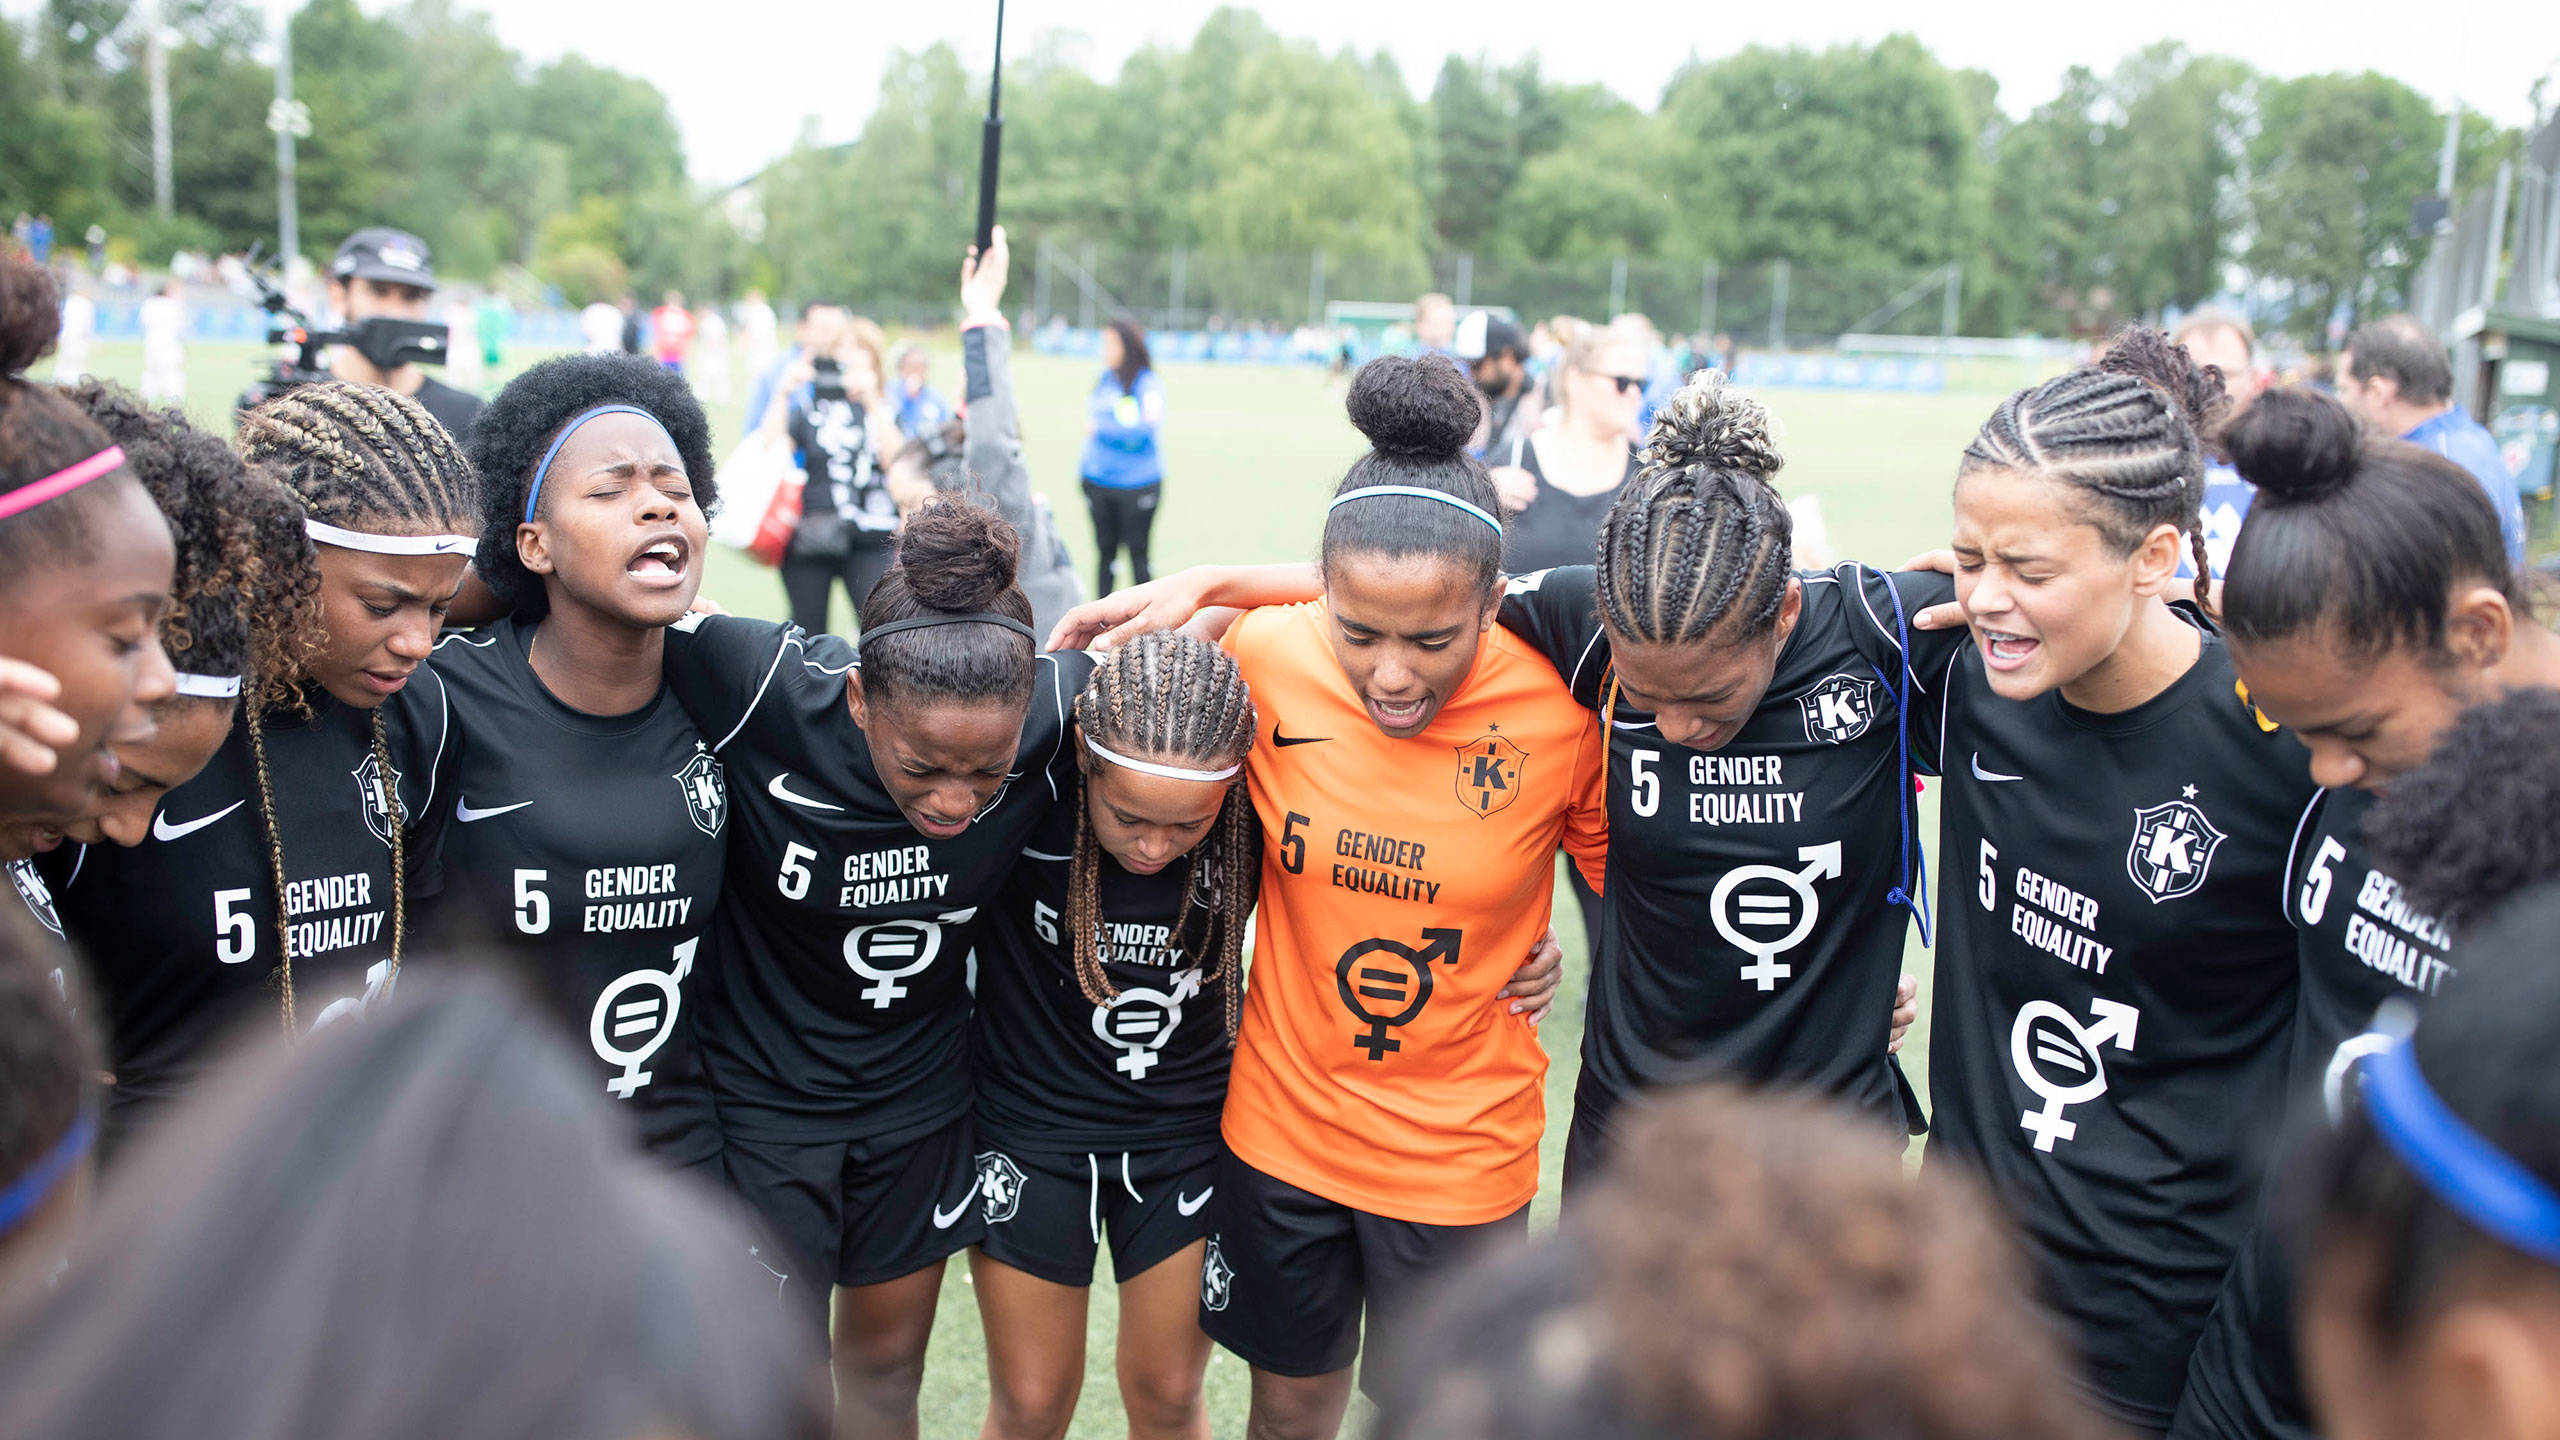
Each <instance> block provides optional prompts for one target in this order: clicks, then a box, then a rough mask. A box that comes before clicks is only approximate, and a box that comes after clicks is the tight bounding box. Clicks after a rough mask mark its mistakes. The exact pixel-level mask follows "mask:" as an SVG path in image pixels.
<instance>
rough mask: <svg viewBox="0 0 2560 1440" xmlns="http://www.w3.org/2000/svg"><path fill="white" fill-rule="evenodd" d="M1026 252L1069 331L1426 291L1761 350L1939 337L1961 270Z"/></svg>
mask: <svg viewBox="0 0 2560 1440" xmlns="http://www.w3.org/2000/svg"><path fill="white" fill-rule="evenodd" d="M1030 248H1031V251H1032V257H1031V258H1032V266H1031V270H1032V275H1031V286H1030V291H1029V294H1028V297H1027V298H1028V299H1029V302H1030V304H1031V308H1032V309H1033V311H1034V312H1035V313H1036V314H1037V315H1038V317H1039V318H1041V319H1042V320H1047V319H1049V318H1052V317H1055V318H1058V319H1062V320H1064V321H1065V322H1066V323H1068V324H1070V325H1073V326H1076V327H1078V328H1080V329H1091V328H1092V327H1093V326H1095V325H1097V324H1100V323H1103V322H1105V321H1108V320H1110V319H1112V318H1113V317H1114V316H1117V315H1129V316H1133V317H1135V318H1136V319H1137V320H1138V321H1139V322H1140V323H1141V324H1143V325H1145V326H1147V327H1148V328H1149V329H1153V330H1185V331H1188V330H1237V329H1279V330H1290V329H1294V328H1296V327H1298V326H1300V325H1309V324H1322V323H1323V322H1324V320H1325V317H1326V312H1327V307H1328V306H1329V305H1331V304H1334V303H1335V302H1367V303H1373V304H1409V303H1411V302H1412V301H1413V300H1414V298H1415V297H1417V296H1420V295H1421V294H1423V293H1424V292H1426V291H1438V292H1440V293H1441V294H1445V295H1447V296H1449V297H1450V298H1451V299H1452V300H1453V301H1455V302H1456V303H1457V304H1458V305H1459V306H1460V307H1462V308H1463V307H1472V306H1499V307H1503V308H1507V309H1509V310H1510V311H1511V312H1512V313H1513V314H1515V315H1517V316H1519V317H1520V318H1521V320H1522V321H1523V322H1524V323H1533V322H1535V321H1538V320H1544V319H1547V318H1550V317H1552V316H1557V315H1578V316H1581V317H1583V318H1585V319H1590V320H1606V319H1609V318H1611V317H1613V316H1617V315H1623V314H1630V313H1633V314H1641V315H1644V316H1646V317H1648V318H1650V319H1651V320H1652V321H1653V323H1654V324H1655V325H1656V326H1657V327H1659V328H1660V329H1661V330H1662V331H1663V332H1664V333H1666V334H1675V335H1678V334H1699V335H1708V336H1713V335H1717V334H1726V335H1730V336H1732V337H1733V338H1734V340H1735V342H1736V343H1738V344H1741V345H1744V346H1749V347H1752V348H1762V349H1780V350H1792V349H1826V348H1829V347H1831V346H1832V345H1834V344H1835V343H1836V342H1837V341H1838V339H1839V337H1840V336H1842V335H1843V334H1850V333H1861V334H1877V335H1905V336H1923V335H1937V336H1952V335H1953V334H1954V333H1955V320H1956V313H1957V306H1958V303H1959V301H1960V299H1961V296H1962V292H1963V274H1962V271H1961V269H1960V268H1959V267H1957V266H1953V265H1939V266H1932V267H1927V268H1921V269H1899V270H1842V269H1827V268H1821V267H1810V266H1798V265H1792V264H1790V263H1789V262H1787V261H1784V260H1777V261H1770V262H1766V263H1761V264H1751V265H1731V266H1727V265H1717V264H1714V263H1711V262H1687V261H1670V260H1649V259H1630V258H1619V259H1611V260H1596V261H1591V262H1587V263H1576V262H1565V261H1539V260H1521V259H1516V258H1508V257H1502V256H1492V255H1472V254H1465V253H1459V252H1447V253H1442V254H1439V255H1435V256H1433V257H1431V258H1430V259H1429V260H1428V261H1425V262H1414V261H1390V260H1382V259H1379V258H1376V257H1372V256H1336V255H1328V254H1325V253H1322V252H1317V253H1312V254H1305V255H1239V254H1233V253H1222V252H1216V251H1206V250H1186V249H1172V250H1162V251H1118V250H1106V249H1102V248H1100V247H1098V246H1095V245H1091V244H1085V243H1079V242H1074V241H1066V240H1053V239H1050V238H1048V237H1034V238H1033V240H1032V244H1031V247H1030ZM1017 283H1019V282H1017ZM1017 293H1020V292H1019V291H1017Z"/></svg>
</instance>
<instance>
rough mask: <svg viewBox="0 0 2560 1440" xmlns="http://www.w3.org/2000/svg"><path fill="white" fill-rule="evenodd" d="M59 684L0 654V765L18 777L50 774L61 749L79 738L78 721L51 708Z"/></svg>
mask: <svg viewBox="0 0 2560 1440" xmlns="http://www.w3.org/2000/svg"><path fill="white" fill-rule="evenodd" d="M61 696H62V682H60V681H58V680H56V679H54V678H53V675H52V673H51V672H50V671H46V670H40V669H38V668H36V667H35V666H33V665H30V664H28V663H26V662H25V661H23V660H12V659H9V658H8V657H7V656H5V655H0V765H6V766H7V767H8V768H10V769H12V770H15V771H17V772H18V773H20V774H22V775H50V774H52V773H53V767H54V766H55V765H56V764H57V763H59V762H60V761H61V759H62V749H63V747H64V746H66V745H69V744H71V743H72V742H73V741H76V740H78V739H79V738H80V725H79V722H77V721H75V720H73V719H72V718H71V717H70V716H68V715H65V714H64V713H62V712H61V711H60V710H57V709H55V708H54V707H53V704H52V702H53V701H55V700H57V699H60V698H61Z"/></svg>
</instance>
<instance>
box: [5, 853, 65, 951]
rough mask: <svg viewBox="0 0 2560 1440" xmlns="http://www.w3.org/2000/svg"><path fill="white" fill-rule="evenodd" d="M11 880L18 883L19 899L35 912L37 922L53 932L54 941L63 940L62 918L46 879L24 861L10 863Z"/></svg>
mask: <svg viewBox="0 0 2560 1440" xmlns="http://www.w3.org/2000/svg"><path fill="white" fill-rule="evenodd" d="M9 878H10V879H11V880H12V881H15V882H16V883H17V886H18V898H19V899H21V900H24V901H26V902H27V908H28V909H29V910H32V911H34V912H35V916H36V922H37V923H38V924H40V925H42V926H44V928H46V929H47V930H50V931H52V932H53V938H54V939H56V940H59V939H61V938H62V916H61V914H60V913H59V912H58V911H56V910H55V909H54V908H53V891H52V890H51V889H50V888H48V887H47V886H46V885H45V883H44V877H43V876H41V875H39V874H37V873H36V867H35V866H33V865H30V864H28V863H27V862H26V861H24V860H12V861H10V862H9Z"/></svg>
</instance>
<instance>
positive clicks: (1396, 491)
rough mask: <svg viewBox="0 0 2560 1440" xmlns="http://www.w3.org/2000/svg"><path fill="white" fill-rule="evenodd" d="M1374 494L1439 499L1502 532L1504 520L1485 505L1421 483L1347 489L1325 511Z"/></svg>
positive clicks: (1329, 512) (1334, 498) (1327, 511)
mask: <svg viewBox="0 0 2560 1440" xmlns="http://www.w3.org/2000/svg"><path fill="white" fill-rule="evenodd" d="M1372 495H1410V496H1412V497H1414V498H1415V499H1417V500H1437V501H1439V502H1440V503H1441V504H1443V505H1453V506H1456V507H1457V508H1458V509H1460V510H1464V511H1466V512H1467V513H1468V514H1470V515H1473V516H1474V517H1476V518H1477V519H1479V520H1481V521H1483V522H1484V523H1486V524H1487V525H1490V526H1492V527H1493V533H1494V534H1496V535H1499V534H1501V533H1502V522H1501V521H1499V520H1496V519H1495V518H1493V512H1491V511H1489V510H1487V509H1485V508H1484V507H1483V506H1481V505H1475V504H1470V503H1469V502H1467V501H1464V500H1461V499H1459V498H1458V497H1457V496H1455V495H1452V494H1450V493H1449V492H1448V491H1446V490H1429V489H1425V488H1423V487H1422V486H1420V485H1372V486H1369V487H1368V488H1367V489H1365V490H1345V491H1343V492H1342V493H1341V494H1339V495H1336V496H1334V497H1333V503H1332V504H1330V505H1327V506H1326V507H1324V513H1326V514H1327V515H1330V514H1332V513H1333V512H1334V511H1336V510H1339V509H1341V508H1342V507H1343V506H1345V505H1348V504H1350V503H1351V502H1352V501H1354V500H1366V499H1368V498H1369V497H1370V496H1372Z"/></svg>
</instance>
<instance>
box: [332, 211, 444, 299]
mask: <svg viewBox="0 0 2560 1440" xmlns="http://www.w3.org/2000/svg"><path fill="white" fill-rule="evenodd" d="M329 278H330V279H332V280H378V281H380V282H382V283H383V284H385V285H414V286H416V287H417V288H418V289H421V290H433V289H434V288H436V267H435V263H434V261H433V260H432V259H431V258H430V257H429V255H428V253H427V242H426V241H424V240H421V239H419V238H418V237H417V236H415V235H412V234H410V233H409V232H408V231H406V230H394V229H391V228H390V227H388V226H383V225H377V226H374V227H373V228H371V229H368V230H359V231H357V232H356V233H354V234H353V235H350V236H348V237H347V238H346V242H345V243H344V244H341V245H340V246H339V247H338V258H337V259H335V260H332V261H330V262H329Z"/></svg>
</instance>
